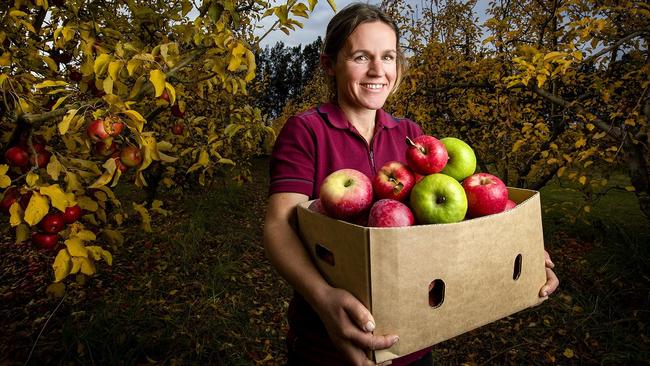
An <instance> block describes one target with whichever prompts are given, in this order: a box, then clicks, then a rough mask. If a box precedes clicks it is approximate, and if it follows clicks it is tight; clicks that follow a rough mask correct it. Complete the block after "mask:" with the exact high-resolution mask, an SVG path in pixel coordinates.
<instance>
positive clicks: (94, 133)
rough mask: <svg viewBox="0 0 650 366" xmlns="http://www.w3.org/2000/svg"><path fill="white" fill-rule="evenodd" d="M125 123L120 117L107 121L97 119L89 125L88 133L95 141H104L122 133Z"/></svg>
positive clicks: (109, 118)
mask: <svg viewBox="0 0 650 366" xmlns="http://www.w3.org/2000/svg"><path fill="white" fill-rule="evenodd" d="M122 129H124V123H123V122H122V121H121V120H120V119H119V117H107V118H105V119H103V120H102V119H96V120H94V121H92V122H90V123H89V124H88V127H87V128H86V133H87V134H88V137H90V138H91V139H92V140H93V141H102V140H104V139H107V138H109V137H111V136H117V135H119V134H120V133H122Z"/></svg>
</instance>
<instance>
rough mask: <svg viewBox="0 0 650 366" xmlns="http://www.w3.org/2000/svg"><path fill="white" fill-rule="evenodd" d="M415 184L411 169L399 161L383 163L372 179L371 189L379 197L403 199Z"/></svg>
mask: <svg viewBox="0 0 650 366" xmlns="http://www.w3.org/2000/svg"><path fill="white" fill-rule="evenodd" d="M413 185H415V175H414V174H413V172H412V171H411V169H410V168H409V167H408V166H406V164H403V163H401V162H399V161H389V162H388V163H386V164H384V165H383V166H382V167H381V168H380V169H379V172H377V174H376V175H375V176H374V178H373V179H372V189H373V190H374V192H375V196H377V197H378V198H379V199H382V198H391V199H394V200H397V201H403V200H405V199H406V198H407V197H408V195H409V193H410V192H411V189H412V188H413Z"/></svg>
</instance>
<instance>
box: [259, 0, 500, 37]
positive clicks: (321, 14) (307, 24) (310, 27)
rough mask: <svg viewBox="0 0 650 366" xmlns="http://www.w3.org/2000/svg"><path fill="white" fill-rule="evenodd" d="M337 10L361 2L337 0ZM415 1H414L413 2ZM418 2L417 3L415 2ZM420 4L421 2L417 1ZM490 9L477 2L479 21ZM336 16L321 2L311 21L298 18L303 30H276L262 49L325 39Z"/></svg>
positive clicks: (268, 20) (267, 24)
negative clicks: (280, 42)
mask: <svg viewBox="0 0 650 366" xmlns="http://www.w3.org/2000/svg"><path fill="white" fill-rule="evenodd" d="M335 1H336V8H337V10H340V9H343V8H344V7H345V6H346V5H348V4H350V3H352V2H357V1H359V0H335ZM411 1H413V0H411ZM379 2H380V1H372V0H371V1H368V3H370V4H379ZM413 2H416V1H413ZM417 3H419V1H417ZM487 7H488V1H484V0H483V1H481V0H479V1H478V2H477V5H476V8H475V12H476V13H477V15H478V17H479V19H480V20H481V21H484V20H485V19H486V16H485V9H486V8H487ZM333 16H334V12H333V11H332V8H331V7H330V6H329V4H328V3H327V0H319V1H318V4H316V7H315V8H314V11H313V12H312V13H311V15H310V17H309V19H304V18H299V17H298V18H296V19H297V20H298V21H300V22H302V23H303V24H304V28H303V29H299V28H296V29H297V30H296V31H293V32H291V33H289V36H287V35H286V34H285V33H284V32H282V31H280V30H274V31H273V32H271V33H269V35H267V36H266V38H264V39H263V40H262V42H261V44H260V45H261V46H262V48H264V47H265V46H267V45H268V46H273V45H275V44H276V43H277V42H279V41H282V42H283V43H284V45H285V46H289V47H293V46H297V45H299V44H302V45H307V44H309V43H312V42H313V41H315V40H316V38H318V36H320V37H321V38H325V28H327V23H328V22H329V21H330V19H331V18H332V17H333ZM274 21H275V17H273V16H270V17H267V18H266V19H264V22H262V23H260V25H263V26H264V28H262V29H260V30H259V31H258V34H259V35H260V36H261V35H262V34H264V33H265V32H266V30H267V29H268V28H269V27H270V26H271V25H272V24H273V22H274Z"/></svg>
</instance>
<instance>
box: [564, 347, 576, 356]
mask: <svg viewBox="0 0 650 366" xmlns="http://www.w3.org/2000/svg"><path fill="white" fill-rule="evenodd" d="M562 354H563V355H564V357H566V358H573V357H574V356H575V353H574V352H573V350H572V349H571V348H565V349H564V352H563V353H562Z"/></svg>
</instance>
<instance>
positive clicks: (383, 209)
mask: <svg viewBox="0 0 650 366" xmlns="http://www.w3.org/2000/svg"><path fill="white" fill-rule="evenodd" d="M414 223H415V218H414V217H413V213H412V212H411V210H410V209H409V208H408V206H406V205H405V204H403V203H402V202H400V201H397V200H394V199H390V198H382V199H380V200H378V201H377V202H375V203H374V204H373V205H372V207H371V208H370V214H369V215H368V226H371V227H402V226H411V225H413V224H414Z"/></svg>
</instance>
